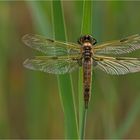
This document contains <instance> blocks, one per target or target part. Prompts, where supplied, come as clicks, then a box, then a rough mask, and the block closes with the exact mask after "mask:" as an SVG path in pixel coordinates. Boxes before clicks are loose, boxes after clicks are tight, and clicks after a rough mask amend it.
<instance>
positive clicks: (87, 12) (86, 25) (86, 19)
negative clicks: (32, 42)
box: [79, 0, 92, 139]
mask: <svg viewBox="0 0 140 140" xmlns="http://www.w3.org/2000/svg"><path fill="white" fill-rule="evenodd" d="M91 26H92V1H86V0H84V2H83V21H82V28H81V34H91V31H92V28H91ZM86 114H87V109H85V106H84V99H83V70H82V69H81V68H80V71H79V135H80V139H83V138H84V134H85V127H86Z"/></svg>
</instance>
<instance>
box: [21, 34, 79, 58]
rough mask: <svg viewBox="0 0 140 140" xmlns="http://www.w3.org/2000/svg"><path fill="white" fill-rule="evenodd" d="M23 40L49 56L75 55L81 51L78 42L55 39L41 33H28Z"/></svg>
mask: <svg viewBox="0 0 140 140" xmlns="http://www.w3.org/2000/svg"><path fill="white" fill-rule="evenodd" d="M22 41H23V42H24V43H25V44H26V45H27V46H28V47H31V48H33V49H36V50H38V51H41V52H42V53H45V54H46V55H47V56H61V55H73V54H79V53H80V47H79V46H78V44H74V43H65V42H60V41H55V40H51V39H47V38H45V37H43V36H40V35H34V34H26V35H25V36H23V38H22Z"/></svg>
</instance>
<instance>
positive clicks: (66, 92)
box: [52, 1, 78, 139]
mask: <svg viewBox="0 0 140 140" xmlns="http://www.w3.org/2000/svg"><path fill="white" fill-rule="evenodd" d="M52 9H53V24H54V34H55V38H56V39H57V40H66V29H65V23H64V18H63V10H62V6H61V2H60V1H53V2H52ZM58 83H59V91H60V92H59V93H60V98H61V102H62V106H63V111H64V116H65V130H66V138H67V139H73V138H74V139H77V138H78V129H77V119H76V111H75V103H74V97H73V87H72V84H71V77H70V75H69V74H65V75H61V76H58Z"/></svg>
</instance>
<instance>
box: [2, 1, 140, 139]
mask: <svg viewBox="0 0 140 140" xmlns="http://www.w3.org/2000/svg"><path fill="white" fill-rule="evenodd" d="M62 5H63V8H64V19H65V23H66V30H67V37H68V41H71V42H76V41H77V38H78V37H79V36H80V32H81V21H82V8H83V7H82V1H63V2H62ZM92 15H93V31H92V32H93V34H92V35H93V36H94V37H95V38H96V39H97V40H98V42H102V41H106V40H112V39H120V38H123V37H126V36H129V35H133V34H137V33H140V2H139V1H134V2H131V1H122V2H121V1H118V2H117V1H116V2H113V1H108V2H107V1H94V2H93V14H92ZM58 18H59V17H58ZM27 33H36V34H41V35H46V36H47V37H49V38H52V37H53V26H52V9H51V1H38V2H33V1H32V2H31V1H30V2H28V1H15V2H14V1H13V2H10V1H9V2H8V1H6V2H4V1H3V2H2V1H1V2H0V138H1V139H3V138H60V139H62V138H64V135H65V134H64V129H65V128H64V114H63V111H62V107H61V103H60V98H59V94H58V85H57V79H56V76H55V75H51V74H46V73H41V72H37V71H31V70H28V69H25V68H24V67H23V65H22V63H23V61H24V60H25V59H26V58H28V57H31V56H34V55H40V53H39V52H36V51H34V50H32V49H30V48H28V47H26V46H25V45H24V44H23V43H22V42H21V38H22V36H23V35H24V34H27ZM133 54H134V55H135V56H137V57H139V55H140V51H139V52H135V53H133ZM133 54H132V55H131V56H133ZM72 77H73V85H74V91H75V97H76V98H78V97H77V94H78V93H77V90H78V87H77V85H78V71H76V72H73V73H72ZM93 78H94V79H93V85H94V86H93V90H94V94H93V95H92V98H91V102H90V106H89V110H88V116H87V126H86V138H91V139H93V138H112V139H113V138H132V139H133V138H140V83H139V81H140V73H135V74H128V75H124V76H110V75H107V74H105V73H103V72H101V71H95V72H94V76H93ZM76 106H78V103H76Z"/></svg>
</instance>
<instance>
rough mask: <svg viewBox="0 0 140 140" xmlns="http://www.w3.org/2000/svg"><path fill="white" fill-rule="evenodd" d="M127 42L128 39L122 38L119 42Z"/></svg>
mask: <svg viewBox="0 0 140 140" xmlns="http://www.w3.org/2000/svg"><path fill="white" fill-rule="evenodd" d="M127 40H128V38H124V39H121V40H120V42H125V41H127Z"/></svg>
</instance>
